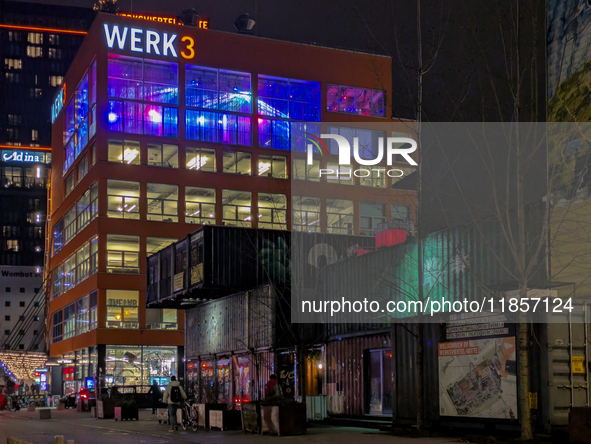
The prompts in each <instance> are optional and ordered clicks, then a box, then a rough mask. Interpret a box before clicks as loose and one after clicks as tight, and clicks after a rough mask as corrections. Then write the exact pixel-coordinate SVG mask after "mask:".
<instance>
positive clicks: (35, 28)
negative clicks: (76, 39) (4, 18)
mask: <svg viewBox="0 0 591 444" xmlns="http://www.w3.org/2000/svg"><path fill="white" fill-rule="evenodd" d="M0 28H6V29H18V30H21V31H40V32H55V33H61V34H78V35H86V34H87V32H86V31H74V30H71V29H56V28H41V27H38V26H19V25H0Z"/></svg>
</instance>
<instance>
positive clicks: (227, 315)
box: [185, 285, 276, 359]
mask: <svg viewBox="0 0 591 444" xmlns="http://www.w3.org/2000/svg"><path fill="white" fill-rule="evenodd" d="M275 307H276V298H275V291H274V289H273V287H272V286H270V285H265V286H263V287H259V288H257V289H254V290H250V291H245V292H240V293H236V294H233V295H231V296H227V297H224V298H221V299H217V300H214V301H210V302H207V303H204V304H200V305H198V306H196V307H194V308H191V309H189V310H186V312H185V319H186V324H185V354H186V357H187V359H196V358H199V357H200V356H205V355H219V354H223V353H240V352H244V351H248V350H251V349H254V350H260V349H264V348H271V347H273V346H274V345H275V327H276V321H275V314H276V310H275Z"/></svg>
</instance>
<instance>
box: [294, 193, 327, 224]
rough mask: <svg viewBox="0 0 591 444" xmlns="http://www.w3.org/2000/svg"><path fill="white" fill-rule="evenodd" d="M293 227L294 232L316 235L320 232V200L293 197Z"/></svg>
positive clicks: (316, 198)
mask: <svg viewBox="0 0 591 444" xmlns="http://www.w3.org/2000/svg"><path fill="white" fill-rule="evenodd" d="M292 206H293V215H292V222H291V226H292V227H293V230H294V231H305V232H309V233H316V232H319V231H320V198H319V197H306V196H293V205H292Z"/></svg>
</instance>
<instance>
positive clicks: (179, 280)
mask: <svg viewBox="0 0 591 444" xmlns="http://www.w3.org/2000/svg"><path fill="white" fill-rule="evenodd" d="M184 277H185V273H183V272H180V273H177V274H175V275H174V291H180V290H182V289H183V287H184V285H183V281H184V279H183V278H184Z"/></svg>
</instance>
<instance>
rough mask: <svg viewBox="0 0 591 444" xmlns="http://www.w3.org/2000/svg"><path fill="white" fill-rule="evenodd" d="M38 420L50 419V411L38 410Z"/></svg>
mask: <svg viewBox="0 0 591 444" xmlns="http://www.w3.org/2000/svg"><path fill="white" fill-rule="evenodd" d="M39 419H51V410H49V409H41V410H39Z"/></svg>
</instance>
